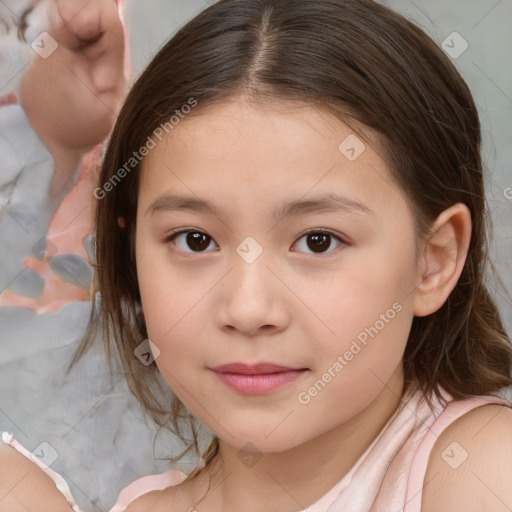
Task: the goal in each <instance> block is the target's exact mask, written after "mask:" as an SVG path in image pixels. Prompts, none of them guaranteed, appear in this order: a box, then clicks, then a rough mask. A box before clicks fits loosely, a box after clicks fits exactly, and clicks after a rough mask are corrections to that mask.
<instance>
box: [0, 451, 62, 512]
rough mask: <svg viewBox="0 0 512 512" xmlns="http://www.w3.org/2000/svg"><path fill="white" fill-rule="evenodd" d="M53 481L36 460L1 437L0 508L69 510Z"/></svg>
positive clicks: (6, 510)
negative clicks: (2, 440) (3, 440)
mask: <svg viewBox="0 0 512 512" xmlns="http://www.w3.org/2000/svg"><path fill="white" fill-rule="evenodd" d="M70 510H71V507H70V505H69V504H68V502H67V501H66V498H64V496H63V495H62V494H61V493H60V492H59V490H58V489H57V487H56V486H55V483H54V481H53V480H52V479H51V478H50V477H49V476H48V475H47V474H46V473H45V472H44V471H42V470H41V469H40V468H39V467H38V466H37V465H36V464H35V463H34V462H32V461H31V460H30V459H28V458H27V457H25V456H24V455H23V454H21V453H19V452H18V451H17V450H16V449H15V448H13V447H12V446H9V445H8V444H5V443H3V442H1V441H0V512H27V511H30V512H46V511H48V512H50V511H51V512H69V511H70Z"/></svg>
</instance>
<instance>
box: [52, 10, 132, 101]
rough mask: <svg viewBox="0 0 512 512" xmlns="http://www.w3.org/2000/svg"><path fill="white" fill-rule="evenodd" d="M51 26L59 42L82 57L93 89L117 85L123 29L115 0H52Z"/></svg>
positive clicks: (120, 63)
mask: <svg viewBox="0 0 512 512" xmlns="http://www.w3.org/2000/svg"><path fill="white" fill-rule="evenodd" d="M54 1H55V7H56V11H55V13H56V16H55V17H54V23H53V29H54V34H55V37H56V38H57V39H58V40H59V43H61V44H63V45H64V46H65V47H66V48H67V49H68V50H71V51H73V52H75V53H76V56H77V58H83V59H84V60H85V61H86V63H87V64H88V65H89V66H90V69H89V71H90V78H91V81H92V85H93V87H94V89H95V90H96V91H97V92H104V91H108V90H111V89H113V88H116V87H119V85H120V84H119V77H123V62H124V32H123V26H122V23H121V20H120V18H119V14H118V10H117V3H116V1H115V0H54Z"/></svg>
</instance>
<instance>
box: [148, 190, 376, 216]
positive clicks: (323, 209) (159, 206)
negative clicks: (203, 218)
mask: <svg viewBox="0 0 512 512" xmlns="http://www.w3.org/2000/svg"><path fill="white" fill-rule="evenodd" d="M180 210H186V211H192V212H198V213H208V212H210V213H213V215H215V216H217V217H219V218H221V217H222V211H221V209H220V208H218V207H217V206H215V205H214V204H213V203H211V202H210V201H207V200H205V199H201V198H198V197H191V196H180V195H173V194H164V195H162V196H160V197H158V198H157V199H155V200H154V201H153V202H152V203H151V204H150V205H149V207H148V208H147V210H146V213H145V215H154V214H156V213H164V212H170V211H180ZM338 211H341V212H346V213H358V214H364V215H370V216H374V215H375V212H374V211H372V210H371V209H370V208H368V206H366V205H364V204H363V203H361V202H359V201H357V200H355V199H351V198H348V197H344V196H340V195H338V194H335V193H329V194H326V195H322V196H319V197H315V198H311V199H308V200H303V199H298V200H295V201H290V202H287V203H280V204H278V205H277V206H275V207H274V208H273V210H272V216H273V218H274V219H276V220H277V219H281V218H284V217H291V216H299V215H306V214H308V213H329V212H338Z"/></svg>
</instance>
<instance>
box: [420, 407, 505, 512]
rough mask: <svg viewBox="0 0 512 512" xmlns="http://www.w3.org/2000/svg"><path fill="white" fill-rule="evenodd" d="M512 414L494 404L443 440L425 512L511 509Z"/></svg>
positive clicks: (434, 457)
mask: <svg viewBox="0 0 512 512" xmlns="http://www.w3.org/2000/svg"><path fill="white" fill-rule="evenodd" d="M511 482H512V409H511V408H509V407H506V406H503V405H496V404H489V405H483V406H481V407H477V408H476V409H473V410H471V411H469V412H467V413H466V414H464V415H462V416H461V417H460V418H458V419H457V420H456V421H454V422H453V423H452V424H451V425H449V426H448V427H447V428H446V429H445V430H444V431H443V432H442V434H441V435H440V436H439V438H438V439H437V441H436V443H435V444H434V447H433V448H432V452H431V454H430V457H429V462H428V466H427V471H426V474H425V480H424V487H423V496H422V507H421V510H422V512H435V511H438V510H440V509H442V510H452V511H458V510H461V511H462V510H463V511H464V512H482V511H492V512H501V511H503V512H507V511H508V512H509V511H510V510H512V486H511V485H510V483H511Z"/></svg>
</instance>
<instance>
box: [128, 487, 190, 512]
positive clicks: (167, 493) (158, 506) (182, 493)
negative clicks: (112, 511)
mask: <svg viewBox="0 0 512 512" xmlns="http://www.w3.org/2000/svg"><path fill="white" fill-rule="evenodd" d="M148 510H151V511H152V512H169V510H183V511H188V510H195V508H194V506H193V496H192V493H191V488H190V485H189V482H188V481H187V480H185V481H184V482H182V483H181V484H178V485H175V486H170V487H166V488H165V489H163V490H160V491H150V492H147V493H145V494H143V495H142V496H139V497H138V498H137V499H136V500H134V501H133V502H132V503H130V504H129V505H128V507H127V508H126V510H125V512H148Z"/></svg>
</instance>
